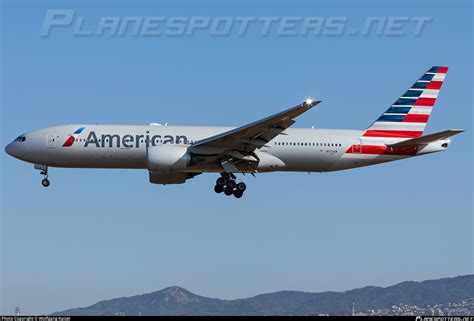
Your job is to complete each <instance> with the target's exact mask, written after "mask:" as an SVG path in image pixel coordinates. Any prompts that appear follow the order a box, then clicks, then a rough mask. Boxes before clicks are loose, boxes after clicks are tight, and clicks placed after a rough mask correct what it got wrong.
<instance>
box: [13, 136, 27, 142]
mask: <svg viewBox="0 0 474 321" xmlns="http://www.w3.org/2000/svg"><path fill="white" fill-rule="evenodd" d="M25 139H26V138H25V136H18V137H17V138H15V142H24V141H25Z"/></svg>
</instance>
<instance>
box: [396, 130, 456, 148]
mask: <svg viewBox="0 0 474 321" xmlns="http://www.w3.org/2000/svg"><path fill="white" fill-rule="evenodd" d="M463 131H464V129H449V130H444V131H442V132H439V133H434V134H430V135H426V136H421V137H417V138H412V139H408V140H404V141H401V142H398V143H395V144H387V146H388V147H392V148H403V147H413V146H418V145H422V144H429V143H432V142H435V141H438V140H440V139H444V138H448V137H450V136H454V135H457V134H459V133H462V132H463Z"/></svg>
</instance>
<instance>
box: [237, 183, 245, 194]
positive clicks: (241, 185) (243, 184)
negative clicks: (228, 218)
mask: <svg viewBox="0 0 474 321" xmlns="http://www.w3.org/2000/svg"><path fill="white" fill-rule="evenodd" d="M246 189H247V185H245V183H244V182H241V183H239V184H237V190H239V191H241V192H242V193H243V192H244V191H245V190H246Z"/></svg>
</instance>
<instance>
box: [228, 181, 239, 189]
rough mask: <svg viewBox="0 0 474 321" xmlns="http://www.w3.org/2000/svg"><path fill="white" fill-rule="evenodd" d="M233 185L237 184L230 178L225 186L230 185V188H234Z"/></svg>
mask: <svg viewBox="0 0 474 321" xmlns="http://www.w3.org/2000/svg"><path fill="white" fill-rule="evenodd" d="M235 185H237V184H236V183H235V181H234V180H233V179H230V180H229V181H228V182H227V186H228V187H230V188H231V189H234V188H235Z"/></svg>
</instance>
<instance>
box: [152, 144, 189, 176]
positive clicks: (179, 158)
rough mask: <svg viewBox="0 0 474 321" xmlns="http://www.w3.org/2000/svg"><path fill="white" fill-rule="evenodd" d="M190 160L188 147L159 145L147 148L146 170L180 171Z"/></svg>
mask: <svg viewBox="0 0 474 321" xmlns="http://www.w3.org/2000/svg"><path fill="white" fill-rule="evenodd" d="M190 161H191V156H190V155H189V153H188V148H187V147H185V146H176V145H166V144H164V145H159V146H150V147H148V148H147V163H148V170H149V171H151V172H162V173H164V172H182V171H184V170H185V169H186V167H187V166H188V165H189V163H190Z"/></svg>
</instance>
